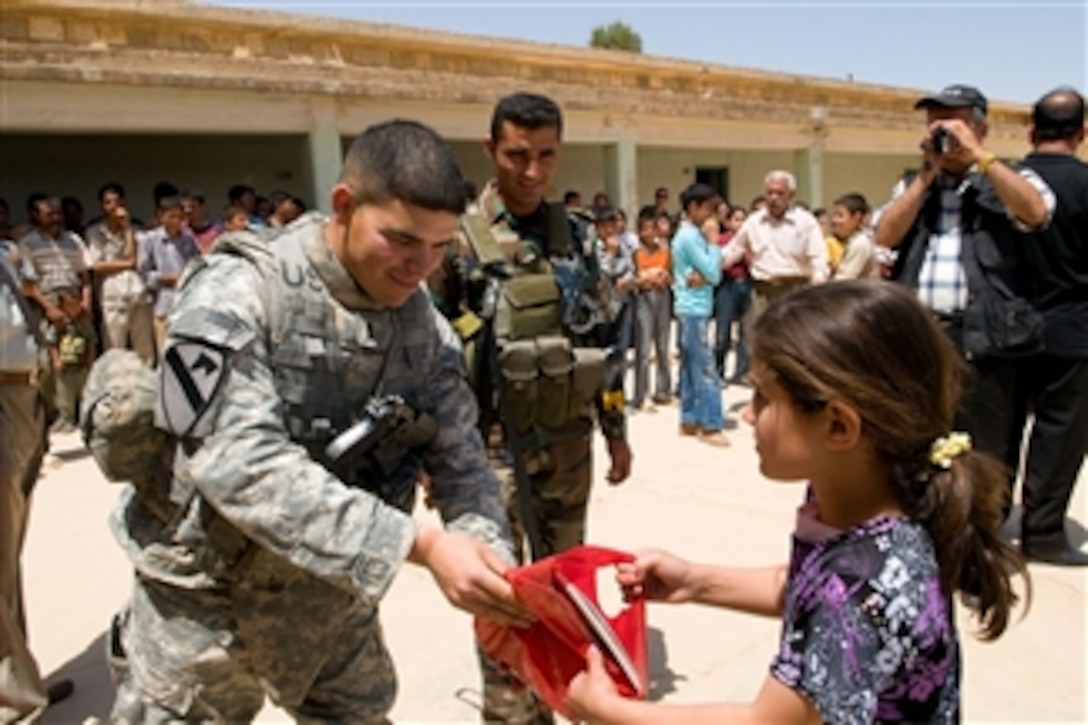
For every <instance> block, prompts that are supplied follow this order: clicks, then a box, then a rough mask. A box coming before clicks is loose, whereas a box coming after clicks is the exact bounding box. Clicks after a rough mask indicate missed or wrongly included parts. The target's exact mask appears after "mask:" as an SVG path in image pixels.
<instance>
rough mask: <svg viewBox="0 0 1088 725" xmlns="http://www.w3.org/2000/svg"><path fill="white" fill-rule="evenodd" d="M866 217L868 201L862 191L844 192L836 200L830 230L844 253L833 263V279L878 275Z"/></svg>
mask: <svg viewBox="0 0 1088 725" xmlns="http://www.w3.org/2000/svg"><path fill="white" fill-rule="evenodd" d="M868 217H869V202H868V201H866V199H865V197H864V196H862V195H861V194H858V193H852V194H844V195H843V196H840V197H839V198H838V199H836V200H835V204H834V205H833V206H832V212H831V231H832V232H833V233H834V235H835V239H837V240H838V241H839V243H840V244H841V245H842V248H843V255H842V259H841V261H840V262H839V263H838V264H837V265H836V267H835V274H834V279H869V278H872V279H878V278H879V277H880V264H879V263H878V262H877V259H876V256H875V249H874V244H873V237H872V235H871V234H870V233H869V230H868V228H867V227H866V221H867V219H868Z"/></svg>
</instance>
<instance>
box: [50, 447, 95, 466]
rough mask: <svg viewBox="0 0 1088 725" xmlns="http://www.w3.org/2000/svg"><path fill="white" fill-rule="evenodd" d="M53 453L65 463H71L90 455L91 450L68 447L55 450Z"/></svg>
mask: <svg viewBox="0 0 1088 725" xmlns="http://www.w3.org/2000/svg"><path fill="white" fill-rule="evenodd" d="M53 455H54V456H56V457H57V458H59V459H60V460H62V461H64V462H65V463H71V462H72V461H79V460H82V459H84V458H86V457H87V456H89V455H91V451H90V450H89V449H87V448H69V449H68V450H66V451H56V452H55V453H53Z"/></svg>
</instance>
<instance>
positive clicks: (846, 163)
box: [824, 154, 918, 208]
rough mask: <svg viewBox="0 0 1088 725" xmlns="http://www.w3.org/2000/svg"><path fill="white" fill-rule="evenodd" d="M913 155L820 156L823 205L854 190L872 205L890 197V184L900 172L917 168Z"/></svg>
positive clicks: (900, 174) (881, 202) (828, 204)
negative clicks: (822, 171) (822, 164)
mask: <svg viewBox="0 0 1088 725" xmlns="http://www.w3.org/2000/svg"><path fill="white" fill-rule="evenodd" d="M917 166H918V157H917V156H906V155H902V156H898V155H868V154H827V155H825V156H824V204H825V205H826V206H830V205H831V203H832V202H833V201H835V199H836V198H837V197H839V196H842V195H843V194H846V193H849V192H852V191H858V192H861V193H862V194H864V195H865V198H866V199H868V200H869V205H870V206H872V207H874V208H876V207H877V206H879V205H881V204H883V203H884V202H886V201H888V200H889V199H890V198H891V191H892V187H893V186H895V182H896V181H898V180H899V177H901V176H902V175H903V172H904V171H906V170H907V169H909V168H917Z"/></svg>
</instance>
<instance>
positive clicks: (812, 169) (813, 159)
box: [794, 106, 827, 209]
mask: <svg viewBox="0 0 1088 725" xmlns="http://www.w3.org/2000/svg"><path fill="white" fill-rule="evenodd" d="M826 113H827V111H826V109H824V108H823V107H820V106H815V107H813V108H812V111H811V116H812V125H811V126H810V127H809V129H808V137H809V142H808V148H807V149H801V150H800V151H798V152H797V154H796V157H795V159H794V174H795V175H796V176H797V198H798V199H799V200H801V201H803V202H805V203H807V204H808V205H809V207H810V208H812V209H818V208H820V207H822V206H824V140H825V139H826V138H827V125H826Z"/></svg>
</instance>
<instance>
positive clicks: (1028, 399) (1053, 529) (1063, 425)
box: [1007, 354, 1088, 542]
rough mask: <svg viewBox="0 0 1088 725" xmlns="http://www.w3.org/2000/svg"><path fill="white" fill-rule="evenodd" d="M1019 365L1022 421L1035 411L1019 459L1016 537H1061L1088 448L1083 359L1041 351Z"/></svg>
mask: <svg viewBox="0 0 1088 725" xmlns="http://www.w3.org/2000/svg"><path fill="white" fill-rule="evenodd" d="M1021 364H1022V372H1021V383H1022V384H1021V388H1020V391H1021V394H1022V400H1021V403H1020V405H1019V406H1018V407H1019V409H1020V410H1019V411H1018V412H1019V415H1020V421H1021V423H1023V420H1024V419H1025V418H1026V417H1027V414H1029V413H1032V412H1034V414H1035V424H1034V426H1033V427H1032V430H1031V438H1030V440H1029V441H1028V445H1027V448H1026V452H1025V461H1024V489H1023V506H1024V515H1023V519H1022V521H1021V541H1023V540H1029V539H1030V540H1034V541H1039V542H1042V541H1044V540H1046V541H1049V542H1056V541H1062V540H1064V537H1065V512H1066V510H1067V509H1068V507H1069V499H1070V498H1072V496H1073V487H1074V486H1075V485H1076V482H1077V475H1078V474H1079V473H1080V467H1081V464H1082V463H1083V461H1084V456H1085V454H1086V453H1088V358H1075V357H1058V356H1055V355H1045V354H1044V355H1038V356H1035V357H1031V358H1028V359H1025V360H1024V361H1022V363H1021ZM1007 460H1010V461H1013V460H1015V459H1011V458H1010V459H1007Z"/></svg>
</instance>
